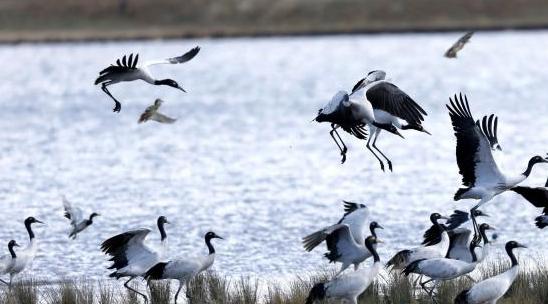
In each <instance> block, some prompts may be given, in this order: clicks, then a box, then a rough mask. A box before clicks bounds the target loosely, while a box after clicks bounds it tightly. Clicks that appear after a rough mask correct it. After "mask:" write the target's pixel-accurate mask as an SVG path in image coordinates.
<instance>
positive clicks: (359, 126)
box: [314, 91, 367, 164]
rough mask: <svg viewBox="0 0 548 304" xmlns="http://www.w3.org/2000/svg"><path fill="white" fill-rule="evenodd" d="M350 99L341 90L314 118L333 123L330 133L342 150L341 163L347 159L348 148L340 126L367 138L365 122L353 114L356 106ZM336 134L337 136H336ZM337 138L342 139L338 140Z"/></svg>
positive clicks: (358, 136)
mask: <svg viewBox="0 0 548 304" xmlns="http://www.w3.org/2000/svg"><path fill="white" fill-rule="evenodd" d="M357 107H358V106H357V105H356V106H354V107H352V103H351V101H350V96H349V95H348V93H347V92H345V91H339V92H337V93H336V94H335V96H333V98H331V101H330V102H329V103H328V104H327V105H325V106H324V107H323V108H321V109H320V110H319V111H318V116H316V118H315V119H314V120H316V121H317V122H329V123H331V131H329V135H331V138H333V141H335V144H336V145H337V147H338V148H339V150H340V152H341V156H342V159H341V163H342V164H344V162H345V161H346V152H347V151H348V148H347V147H346V144H345V143H344V141H343V140H342V138H341V136H340V135H339V132H337V129H338V128H342V129H343V130H344V131H346V132H348V133H350V134H352V135H354V136H355V137H356V138H358V139H364V140H365V139H367V131H366V130H365V129H364V126H365V123H364V122H362V121H361V120H360V119H359V117H356V116H357V115H353V113H352V111H353V110H354V108H357ZM335 135H336V136H337V137H335ZM337 138H338V139H339V141H340V144H339V141H337Z"/></svg>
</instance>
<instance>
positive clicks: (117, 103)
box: [101, 82, 122, 112]
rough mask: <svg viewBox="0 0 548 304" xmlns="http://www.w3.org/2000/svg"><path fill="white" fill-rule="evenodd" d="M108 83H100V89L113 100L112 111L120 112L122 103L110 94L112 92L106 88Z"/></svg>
mask: <svg viewBox="0 0 548 304" xmlns="http://www.w3.org/2000/svg"><path fill="white" fill-rule="evenodd" d="M109 84H110V83H109V82H105V83H103V84H102V85H101V90H103V92H105V93H106V94H107V95H108V96H110V98H112V100H114V109H112V111H113V112H120V110H121V109H122V104H121V103H120V102H119V101H118V100H116V98H114V96H112V94H110V92H109V90H108V89H107V86H108V85H109Z"/></svg>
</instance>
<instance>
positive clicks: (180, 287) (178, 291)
mask: <svg viewBox="0 0 548 304" xmlns="http://www.w3.org/2000/svg"><path fill="white" fill-rule="evenodd" d="M182 288H183V282H180V281H179V288H178V289H177V292H176V293H175V304H177V298H179V293H180V292H181V289H182Z"/></svg>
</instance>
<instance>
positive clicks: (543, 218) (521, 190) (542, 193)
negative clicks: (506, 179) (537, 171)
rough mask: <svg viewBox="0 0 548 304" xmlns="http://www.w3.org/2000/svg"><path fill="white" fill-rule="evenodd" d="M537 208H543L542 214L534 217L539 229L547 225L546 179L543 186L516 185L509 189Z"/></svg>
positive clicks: (547, 187)
mask: <svg viewBox="0 0 548 304" xmlns="http://www.w3.org/2000/svg"><path fill="white" fill-rule="evenodd" d="M511 190H512V191H514V192H516V193H518V194H519V195H521V196H522V197H523V198H524V199H526V200H527V201H528V202H529V203H531V204H532V205H533V206H535V207H537V208H543V214H542V215H540V216H538V217H536V218H535V223H536V225H537V227H539V228H540V229H542V228H544V227H546V226H547V225H548V217H547V215H548V180H547V181H546V184H545V185H544V187H525V186H517V187H514V188H512V189H511Z"/></svg>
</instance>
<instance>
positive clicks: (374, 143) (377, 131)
mask: <svg viewBox="0 0 548 304" xmlns="http://www.w3.org/2000/svg"><path fill="white" fill-rule="evenodd" d="M380 133H381V129H377V130H376V131H375V139H373V148H374V149H375V150H377V151H379V153H380V154H381V155H382V157H384V159H386V162H387V163H388V169H389V170H390V172H392V162H391V161H390V159H389V158H388V157H386V155H384V153H382V151H381V150H379V148H377V137H379V134H380Z"/></svg>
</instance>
